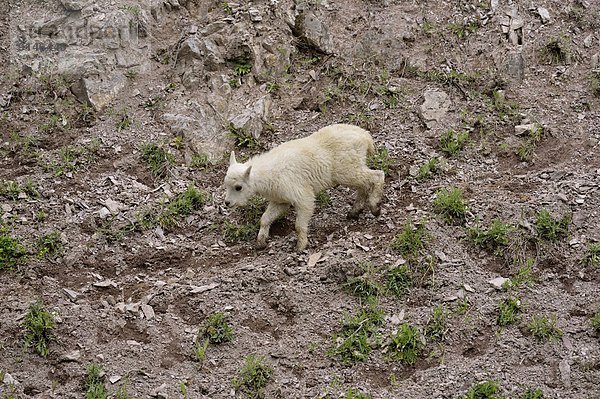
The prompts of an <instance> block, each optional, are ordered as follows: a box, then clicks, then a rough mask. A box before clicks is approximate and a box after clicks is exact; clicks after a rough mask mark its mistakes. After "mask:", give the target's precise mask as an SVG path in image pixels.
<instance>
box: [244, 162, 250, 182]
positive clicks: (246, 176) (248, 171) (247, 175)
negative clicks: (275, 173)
mask: <svg viewBox="0 0 600 399" xmlns="http://www.w3.org/2000/svg"><path fill="white" fill-rule="evenodd" d="M251 170H252V165H250V166H248V169H246V171H245V172H244V179H246V180H248V178H249V177H250V171H251Z"/></svg>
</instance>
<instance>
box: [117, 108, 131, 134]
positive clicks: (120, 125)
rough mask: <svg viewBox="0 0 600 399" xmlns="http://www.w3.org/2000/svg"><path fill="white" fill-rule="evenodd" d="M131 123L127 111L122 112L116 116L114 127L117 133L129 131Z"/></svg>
mask: <svg viewBox="0 0 600 399" xmlns="http://www.w3.org/2000/svg"><path fill="white" fill-rule="evenodd" d="M132 123H133V121H132V120H131V117H130V116H129V114H128V113H127V110H123V111H121V112H120V113H119V114H118V115H117V125H116V127H117V130H118V131H119V132H120V131H122V130H127V129H129V128H130V127H131V124H132Z"/></svg>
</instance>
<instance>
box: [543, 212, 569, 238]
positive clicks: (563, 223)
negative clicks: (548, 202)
mask: <svg viewBox="0 0 600 399" xmlns="http://www.w3.org/2000/svg"><path fill="white" fill-rule="evenodd" d="M570 223H571V217H570V215H568V214H565V215H563V217H562V218H561V219H560V220H558V219H554V218H553V217H552V216H551V215H550V212H548V210H546V209H545V208H542V209H541V210H540V211H539V212H538V214H537V218H536V220H535V230H536V232H537V235H538V237H539V238H540V239H543V240H548V241H556V240H558V239H559V238H562V237H566V236H567V234H568V232H569V224H570Z"/></svg>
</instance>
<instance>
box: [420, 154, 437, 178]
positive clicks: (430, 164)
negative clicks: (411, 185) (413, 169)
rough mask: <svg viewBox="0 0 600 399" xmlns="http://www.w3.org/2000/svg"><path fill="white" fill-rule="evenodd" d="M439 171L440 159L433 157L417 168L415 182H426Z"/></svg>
mask: <svg viewBox="0 0 600 399" xmlns="http://www.w3.org/2000/svg"><path fill="white" fill-rule="evenodd" d="M440 170H441V169H440V159H439V158H437V157H433V158H431V159H430V160H429V161H427V162H425V163H424V164H423V165H421V166H420V167H419V170H418V171H417V180H418V181H424V180H427V179H429V178H430V177H432V176H433V175H434V174H436V173H438V172H439V171H440Z"/></svg>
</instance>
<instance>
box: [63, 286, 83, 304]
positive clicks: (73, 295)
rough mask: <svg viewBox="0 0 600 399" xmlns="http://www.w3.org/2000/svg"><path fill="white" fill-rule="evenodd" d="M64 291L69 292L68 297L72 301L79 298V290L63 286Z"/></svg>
mask: <svg viewBox="0 0 600 399" xmlns="http://www.w3.org/2000/svg"><path fill="white" fill-rule="evenodd" d="M63 292H64V293H65V294H67V297H68V298H69V299H70V300H71V301H72V302H77V298H79V295H80V294H79V292H77V291H73V290H70V289H68V288H63Z"/></svg>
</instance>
